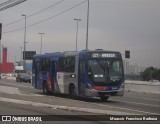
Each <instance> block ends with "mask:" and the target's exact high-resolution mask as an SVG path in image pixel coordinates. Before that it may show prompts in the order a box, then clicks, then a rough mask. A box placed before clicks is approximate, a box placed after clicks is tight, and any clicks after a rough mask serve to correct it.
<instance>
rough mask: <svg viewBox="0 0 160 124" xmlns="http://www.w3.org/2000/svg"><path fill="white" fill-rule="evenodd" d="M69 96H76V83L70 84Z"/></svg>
mask: <svg viewBox="0 0 160 124" xmlns="http://www.w3.org/2000/svg"><path fill="white" fill-rule="evenodd" d="M69 96H70V97H71V98H75V96H76V87H75V85H74V83H70V84H69Z"/></svg>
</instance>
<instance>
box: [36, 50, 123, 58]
mask: <svg viewBox="0 0 160 124" xmlns="http://www.w3.org/2000/svg"><path fill="white" fill-rule="evenodd" d="M103 52H104V53H115V54H119V55H121V53H120V52H118V51H108V50H102V49H96V50H82V51H64V52H53V53H45V54H37V55H34V56H33V58H43V57H44V58H48V57H61V56H72V55H75V56H76V55H79V54H88V53H103Z"/></svg>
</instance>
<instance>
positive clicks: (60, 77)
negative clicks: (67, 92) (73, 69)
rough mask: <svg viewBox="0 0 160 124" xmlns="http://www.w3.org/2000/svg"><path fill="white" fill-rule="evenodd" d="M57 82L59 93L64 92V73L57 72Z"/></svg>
mask: <svg viewBox="0 0 160 124" xmlns="http://www.w3.org/2000/svg"><path fill="white" fill-rule="evenodd" d="M57 83H58V87H59V90H60V93H64V73H62V72H57Z"/></svg>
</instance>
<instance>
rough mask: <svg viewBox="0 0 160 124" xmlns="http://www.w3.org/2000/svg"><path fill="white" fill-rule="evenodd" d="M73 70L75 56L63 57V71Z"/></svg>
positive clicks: (71, 71)
mask: <svg viewBox="0 0 160 124" xmlns="http://www.w3.org/2000/svg"><path fill="white" fill-rule="evenodd" d="M74 71H75V57H71V56H69V57H66V59H65V72H70V73H73V72H74Z"/></svg>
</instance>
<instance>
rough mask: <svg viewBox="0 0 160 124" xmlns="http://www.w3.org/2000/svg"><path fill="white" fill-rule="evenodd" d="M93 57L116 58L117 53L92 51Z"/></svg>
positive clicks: (91, 55)
mask: <svg viewBox="0 0 160 124" xmlns="http://www.w3.org/2000/svg"><path fill="white" fill-rule="evenodd" d="M90 57H91V58H116V54H115V53H92V54H90Z"/></svg>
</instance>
